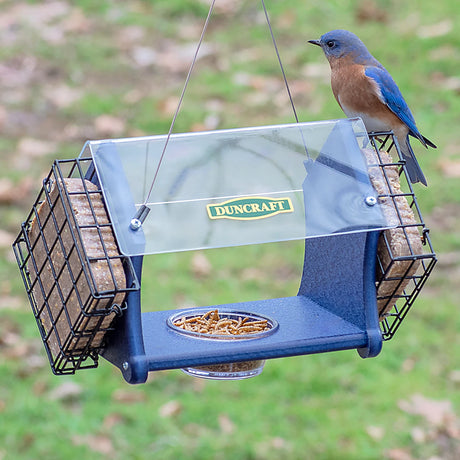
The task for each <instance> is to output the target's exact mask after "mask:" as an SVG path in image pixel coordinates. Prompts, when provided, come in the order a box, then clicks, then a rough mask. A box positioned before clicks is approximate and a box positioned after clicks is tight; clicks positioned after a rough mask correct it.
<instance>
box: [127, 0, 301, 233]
mask: <svg viewBox="0 0 460 460" xmlns="http://www.w3.org/2000/svg"><path fill="white" fill-rule="evenodd" d="M261 2H262V7H263V10H264V13H265V18H266V20H267V24H268V29H269V31H270V35H271V38H272V42H273V46H274V48H275V53H276V56H277V58H278V63H279V65H280V69H281V73H282V75H283V79H284V84H285V86H286V90H287V93H288V96H289V100H290V102H291V107H292V111H293V112H294V117H295V120H296V122H297V123H299V118H298V116H297V111H296V109H295V105H294V100H293V98H292V94H291V90H290V88H289V84H288V81H287V78H286V73H285V71H284V66H283V63H282V61H281V56H280V53H279V50H278V45H277V43H276V40H275V35H274V33H273V29H272V26H271V23H270V18H269V16H268V12H267V8H266V6H265V2H264V0H261ZM215 3H216V0H212V2H211V5H210V7H209V11H208V15H207V17H206V20H205V23H204V26H203V30H202V31H201V35H200V39H199V41H198V45H197V47H196V50H195V54H194V56H193V60H192V63H191V64H190V68H189V70H188V73H187V77H186V79H185V83H184V87H183V88H182V92H181V95H180V98H179V102H178V104H177V107H176V110H175V112H174V116H173V119H172V121H171V125H170V127H169V131H168V135H167V136H166V141H165V144H164V146H163V151H162V152H161V156H160V159H159V161H158V165H157V168H156V171H155V174H154V176H153V180H152V183H151V184H150V189H149V191H148V193H147V196H146V197H145V200H144V203H143V204H142V206H141V207H140V208H139V210H138V211H137V213H136V215H135V216H134V217H133V219H132V220H131V225H130V226H131V229H132V230H138V229H139V228H140V227H141V226H142V223H143V222H144V220H145V219H146V217H147V215H148V213H149V212H150V208H149V207H148V206H147V203H148V201H149V199H150V196H151V194H152V190H153V186H154V185H155V181H156V179H157V176H158V172H159V171H160V166H161V163H162V161H163V158H164V155H165V152H166V148H167V146H168V143H169V139H170V137H171V134H172V131H173V128H174V124H175V123H176V118H177V115H178V113H179V110H180V107H181V105H182V101H183V99H184V95H185V91H186V89H187V86H188V83H189V81H190V77H191V75H192V71H193V68H194V67H195V63H196V60H197V57H198V53H199V51H200V48H201V44H202V42H203V38H204V34H205V33H206V29H207V27H208V24H209V20H210V18H211V14H212V11H213V9H214V4H215ZM300 135H301V137H302V141H303V145H304V147H305V152H306V154H307V157H308V158H310V156H309V154H308V149H307V145H306V142H305V139H304V136H303V132H302V131H301V130H300Z"/></svg>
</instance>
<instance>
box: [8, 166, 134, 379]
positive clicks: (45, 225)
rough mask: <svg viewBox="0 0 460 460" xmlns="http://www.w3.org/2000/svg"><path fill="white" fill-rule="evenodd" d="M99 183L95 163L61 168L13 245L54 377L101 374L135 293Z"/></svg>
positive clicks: (47, 182)
mask: <svg viewBox="0 0 460 460" xmlns="http://www.w3.org/2000/svg"><path fill="white" fill-rule="evenodd" d="M95 177H96V176H95V172H94V168H93V165H92V160H91V159H82V160H56V161H55V162H54V164H53V166H52V169H51V171H50V173H49V174H48V176H47V177H46V178H45V179H44V180H43V187H42V189H41V190H40V192H39V194H38V197H37V199H36V201H35V203H34V204H33V206H32V210H31V211H30V213H29V215H28V217H27V219H26V221H25V222H24V223H23V224H22V226H21V231H20V233H19V235H18V237H17V239H16V240H15V242H14V244H13V249H14V253H15V255H16V260H17V263H18V265H19V269H20V272H21V274H22V279H23V281H24V285H25V289H26V292H27V296H28V298H29V302H30V305H31V307H32V311H33V313H34V316H35V319H36V322H37V325H38V329H39V332H40V335H41V338H42V341H43V344H44V347H45V350H46V353H47V355H48V358H49V361H50V365H51V368H52V370H53V372H54V373H55V374H74V373H75V371H76V370H77V369H83V368H94V367H97V365H98V352H99V351H100V349H101V347H102V346H103V339H104V336H105V334H106V333H107V332H108V331H110V330H112V329H113V327H112V323H113V320H114V318H115V317H116V316H117V315H120V314H122V310H123V309H124V308H125V305H124V298H125V295H126V294H127V292H129V291H131V290H133V289H138V283H137V280H136V277H135V275H134V270H133V267H132V263H131V259H129V258H128V257H125V256H122V255H120V254H119V252H118V250H117V248H116V242H115V241H114V237H113V235H114V234H113V228H112V223H111V222H110V221H109V220H108V219H107V212H106V210H105V205H104V202H103V198H102V191H101V188H100V187H99V186H96V185H95V184H93V183H92V182H90V180H92V179H94V178H95ZM96 182H97V181H96ZM125 274H126V275H125ZM128 275H129V276H128ZM128 279H131V280H132V281H131V282H130V283H129V284H127V283H126V282H127V280H128Z"/></svg>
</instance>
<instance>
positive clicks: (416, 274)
mask: <svg viewBox="0 0 460 460" xmlns="http://www.w3.org/2000/svg"><path fill="white" fill-rule="evenodd" d="M370 141H371V144H372V146H373V149H374V150H375V154H376V160H377V161H376V165H375V167H374V168H372V165H370V168H369V173H370V176H371V179H372V178H373V177H375V176H376V175H377V176H378V177H379V179H380V182H381V185H380V186H379V187H376V189H377V192H378V194H379V201H380V203H381V204H383V205H384V207H385V206H386V209H391V210H392V212H391V213H390V215H388V214H387V216H386V217H387V219H388V220H389V221H390V222H391V223H392V224H393V225H395V227H394V228H393V229H389V230H385V231H383V232H382V233H381V235H380V240H379V248H378V255H377V270H376V288H377V304H378V309H379V314H380V319H381V322H380V325H381V330H382V335H383V339H384V340H389V339H391V338H392V337H393V336H394V334H395V332H396V330H397V329H398V328H399V326H400V324H401V322H402V321H403V319H404V318H405V317H406V315H407V313H408V311H409V309H410V308H411V307H412V305H413V304H414V301H415V299H416V298H417V296H418V294H419V292H420V290H421V289H422V287H423V285H424V284H425V282H426V280H427V279H428V277H429V275H430V273H431V272H432V270H433V268H434V265H435V264H436V254H435V253H434V250H433V246H432V244H431V240H430V236H429V230H428V228H427V227H426V225H425V222H424V221H423V218H422V214H421V212H420V208H419V205H418V203H417V198H416V196H415V194H414V191H413V188H412V184H411V182H410V180H409V178H408V174H407V171H406V167H405V161H404V160H403V157H402V154H401V151H400V148H399V145H398V143H397V140H396V139H395V137H394V136H393V134H392V133H391V132H385V133H375V134H372V135H370ZM373 169H374V171H373ZM374 187H375V184H374Z"/></svg>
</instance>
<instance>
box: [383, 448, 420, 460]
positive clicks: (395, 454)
mask: <svg viewBox="0 0 460 460" xmlns="http://www.w3.org/2000/svg"><path fill="white" fill-rule="evenodd" d="M385 458H388V459H389V460H414V459H413V457H412V455H411V454H410V453H409V452H408V451H407V450H406V449H399V448H396V449H389V450H387V451H386V452H385Z"/></svg>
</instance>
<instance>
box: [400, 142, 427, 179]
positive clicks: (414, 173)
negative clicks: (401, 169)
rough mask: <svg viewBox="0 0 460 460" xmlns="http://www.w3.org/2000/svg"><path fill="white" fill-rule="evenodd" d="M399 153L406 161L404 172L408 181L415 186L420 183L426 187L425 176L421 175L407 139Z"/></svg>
mask: <svg viewBox="0 0 460 460" xmlns="http://www.w3.org/2000/svg"><path fill="white" fill-rule="evenodd" d="M401 152H402V154H403V157H404V160H406V170H407V173H408V174H409V179H410V181H411V182H412V183H413V184H415V183H416V182H421V183H422V184H423V185H425V186H426V185H427V183H426V179H425V175H424V174H423V171H422V168H420V165H419V164H418V161H417V158H416V157H415V154H414V151H413V150H412V147H411V145H410V143H409V137H407V138H406V142H404V143H403V144H402V145H401Z"/></svg>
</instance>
